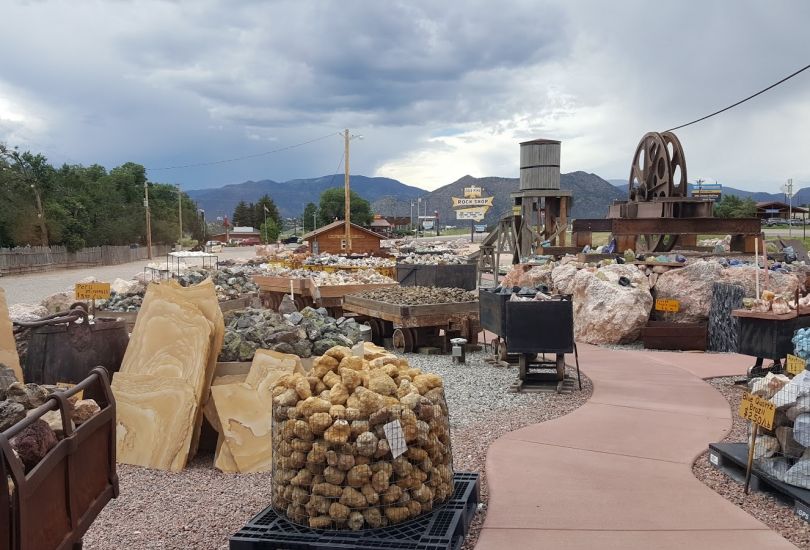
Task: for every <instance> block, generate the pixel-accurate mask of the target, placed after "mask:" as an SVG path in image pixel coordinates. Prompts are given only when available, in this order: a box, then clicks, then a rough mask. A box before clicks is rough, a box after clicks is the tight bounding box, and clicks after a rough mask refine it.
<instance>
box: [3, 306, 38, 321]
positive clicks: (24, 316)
mask: <svg viewBox="0 0 810 550" xmlns="http://www.w3.org/2000/svg"><path fill="white" fill-rule="evenodd" d="M46 315H48V309H47V308H46V307H44V306H42V305H40V304H11V305H10V306H8V316H9V318H10V319H11V320H12V322H18V321H20V322H26V321H28V322H30V321H37V320H39V319H41V318H42V317H45V316H46Z"/></svg>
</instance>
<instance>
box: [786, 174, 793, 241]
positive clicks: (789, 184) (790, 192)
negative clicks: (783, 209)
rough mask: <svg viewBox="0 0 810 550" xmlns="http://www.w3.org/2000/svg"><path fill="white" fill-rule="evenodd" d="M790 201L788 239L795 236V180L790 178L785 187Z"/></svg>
mask: <svg viewBox="0 0 810 550" xmlns="http://www.w3.org/2000/svg"><path fill="white" fill-rule="evenodd" d="M784 191H785V194H786V195H787V199H788V237H792V236H793V178H788V180H787V185H785V187H784Z"/></svg>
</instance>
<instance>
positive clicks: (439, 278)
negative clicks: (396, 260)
mask: <svg viewBox="0 0 810 550" xmlns="http://www.w3.org/2000/svg"><path fill="white" fill-rule="evenodd" d="M477 269H478V266H477V265H476V264H459V265H419V264H397V281H398V282H399V284H401V285H402V286H435V287H446V288H463V289H464V290H475V286H476V276H477Z"/></svg>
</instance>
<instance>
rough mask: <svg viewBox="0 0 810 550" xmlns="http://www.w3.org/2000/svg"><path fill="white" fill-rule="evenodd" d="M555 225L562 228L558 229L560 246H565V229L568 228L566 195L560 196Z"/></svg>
mask: <svg viewBox="0 0 810 550" xmlns="http://www.w3.org/2000/svg"><path fill="white" fill-rule="evenodd" d="M557 225H558V226H561V227H562V228H563V229H562V231H560V246H565V244H566V235H565V231H566V229H568V227H567V226H568V197H560V217H559V219H558V220H557Z"/></svg>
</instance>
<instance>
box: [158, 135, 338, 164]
mask: <svg viewBox="0 0 810 550" xmlns="http://www.w3.org/2000/svg"><path fill="white" fill-rule="evenodd" d="M334 135H335V132H331V133H329V134H326V135H325V136H321V137H317V138H315V139H310V140H308V141H302V142H301V143H296V144H295V145H287V146H286V147H279V148H278V149H273V150H272V151H265V152H263V153H255V154H253V155H245V156H243V157H235V158H231V159H223V160H214V161H210V162H197V163H194V164H182V165H178V166H163V167H161V168H147V170H151V171H153V172H155V171H158V170H177V169H179V168H196V167H198V166H212V165H214V164H225V163H226V162H237V161H240V160H248V159H252V158H256V157H263V156H265V155H272V154H273V153H280V152H282V151H288V150H290V149H295V148H296V147H302V146H304V145H309V144H310V143H315V142H316V141H321V140H324V139H326V138H329V137H332V136H334Z"/></svg>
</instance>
